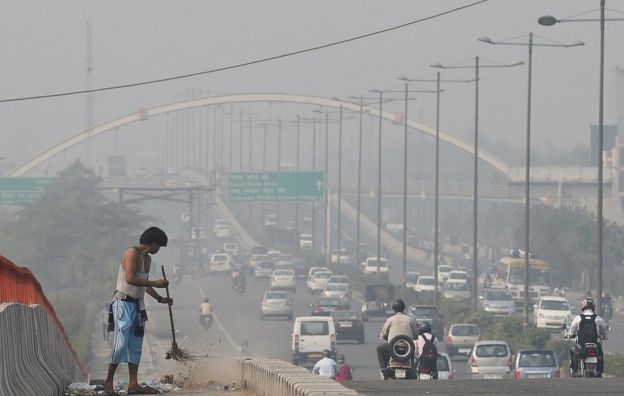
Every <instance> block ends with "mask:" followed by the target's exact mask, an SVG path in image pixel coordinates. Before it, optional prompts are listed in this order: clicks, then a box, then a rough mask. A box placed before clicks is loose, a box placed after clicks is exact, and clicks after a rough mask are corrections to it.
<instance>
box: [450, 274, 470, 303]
mask: <svg viewBox="0 0 624 396" xmlns="http://www.w3.org/2000/svg"><path fill="white" fill-rule="evenodd" d="M443 296H444V298H448V299H449V300H459V301H462V300H470V297H472V293H471V291H470V287H469V286H468V282H464V281H461V280H452V279H450V278H449V280H447V281H446V283H445V284H444V293H443Z"/></svg>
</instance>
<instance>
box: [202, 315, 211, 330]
mask: <svg viewBox="0 0 624 396" xmlns="http://www.w3.org/2000/svg"><path fill="white" fill-rule="evenodd" d="M199 323H201V325H202V327H203V328H204V329H206V330H208V329H209V328H210V326H212V315H206V316H204V315H202V316H200V317H199Z"/></svg>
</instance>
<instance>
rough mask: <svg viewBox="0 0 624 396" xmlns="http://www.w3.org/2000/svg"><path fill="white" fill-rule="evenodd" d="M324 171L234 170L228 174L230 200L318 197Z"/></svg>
mask: <svg viewBox="0 0 624 396" xmlns="http://www.w3.org/2000/svg"><path fill="white" fill-rule="evenodd" d="M323 186H324V178H323V172H234V173H230V176H229V186H228V192H229V198H230V201H320V200H322V199H323V197H324V196H325V194H324V187H323Z"/></svg>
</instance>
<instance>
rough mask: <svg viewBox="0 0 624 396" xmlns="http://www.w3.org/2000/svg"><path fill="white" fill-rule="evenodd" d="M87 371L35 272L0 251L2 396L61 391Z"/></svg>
mask: <svg viewBox="0 0 624 396" xmlns="http://www.w3.org/2000/svg"><path fill="white" fill-rule="evenodd" d="M85 374H86V373H85V372H83V369H82V367H81V365H80V362H79V360H78V358H77V356H76V354H75V353H74V351H73V349H72V348H71V345H70V343H69V340H68V339H67V336H66V335H65V331H64V329H63V325H62V324H61V322H60V321H59V319H58V318H57V317H56V314H55V312H54V308H53V307H52V305H51V304H50V302H49V301H48V299H47V298H46V297H45V294H44V293H43V290H42V289H41V285H40V284H39V282H38V281H37V280H36V279H35V277H34V275H33V274H32V272H31V271H30V270H29V269H27V268H24V267H18V266H16V265H15V264H13V263H12V262H11V261H9V260H8V259H6V258H5V257H2V256H0V396H5V395H7V396H8V395H57V394H62V393H63V390H64V389H65V386H67V385H68V384H70V383H72V382H80V381H83V380H84V378H85V377H86V375H85Z"/></svg>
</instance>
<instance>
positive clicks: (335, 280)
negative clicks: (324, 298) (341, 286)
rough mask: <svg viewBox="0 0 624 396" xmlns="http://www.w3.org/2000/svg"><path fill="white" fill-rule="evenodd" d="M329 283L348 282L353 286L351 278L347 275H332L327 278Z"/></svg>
mask: <svg viewBox="0 0 624 396" xmlns="http://www.w3.org/2000/svg"><path fill="white" fill-rule="evenodd" d="M327 283H328V284H329V283H346V284H347V285H349V287H351V279H349V277H348V276H346V275H332V276H330V277H329V279H328V280H327Z"/></svg>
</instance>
